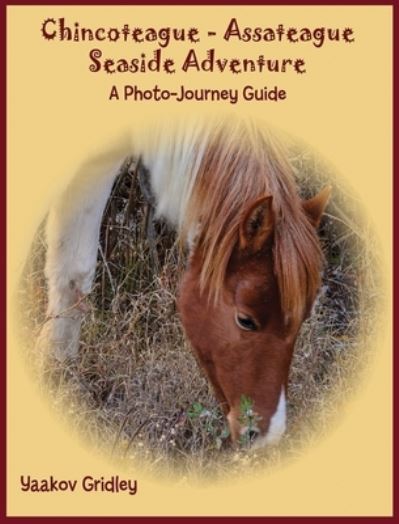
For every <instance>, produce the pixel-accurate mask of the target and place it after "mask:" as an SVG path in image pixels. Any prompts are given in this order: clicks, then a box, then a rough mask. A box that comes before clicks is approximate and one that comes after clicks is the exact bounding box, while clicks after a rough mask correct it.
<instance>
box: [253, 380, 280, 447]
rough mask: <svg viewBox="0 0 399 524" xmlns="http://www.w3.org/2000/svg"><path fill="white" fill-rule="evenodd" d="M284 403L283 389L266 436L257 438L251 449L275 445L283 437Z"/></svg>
mask: <svg viewBox="0 0 399 524" xmlns="http://www.w3.org/2000/svg"><path fill="white" fill-rule="evenodd" d="M286 420H287V414H286V401H285V392H284V387H282V389H281V394H280V398H279V401H278V405H277V409H276V411H275V412H274V415H273V416H272V418H271V419H270V424H269V429H268V430H267V433H266V435H263V436H262V437H258V438H257V439H256V440H255V442H254V444H253V446H252V447H253V449H257V448H262V447H263V446H267V445H270V444H277V443H278V441H279V440H280V439H281V437H282V436H283V435H284V433H285V430H286V427H287V425H286Z"/></svg>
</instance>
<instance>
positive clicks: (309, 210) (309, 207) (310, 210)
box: [302, 186, 332, 227]
mask: <svg viewBox="0 0 399 524" xmlns="http://www.w3.org/2000/svg"><path fill="white" fill-rule="evenodd" d="M331 189H332V188H331V186H326V187H325V188H324V189H322V190H321V191H320V193H318V194H317V195H316V196H314V197H313V198H310V199H309V200H303V201H302V206H303V209H304V210H305V213H306V214H307V216H308V217H309V219H310V221H311V222H312V224H313V225H314V226H315V227H317V226H318V225H319V224H320V220H321V217H322V216H323V213H324V209H325V208H326V205H327V204H328V201H329V199H330V195H331Z"/></svg>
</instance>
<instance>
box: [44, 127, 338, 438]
mask: <svg viewBox="0 0 399 524" xmlns="http://www.w3.org/2000/svg"><path fill="white" fill-rule="evenodd" d="M132 152H133V154H134V155H135V157H137V158H138V157H140V159H141V162H142V163H143V165H144V166H145V167H146V169H147V170H148V173H149V181H148V182H149V184H150V186H151V191H152V193H153V196H154V197H155V200H156V209H157V214H158V216H162V217H163V218H165V219H166V220H168V221H169V223H170V224H172V225H173V226H174V227H175V229H176V231H177V232H178V234H179V235H180V237H181V238H182V239H183V240H184V241H185V242H186V244H187V245H188V246H189V249H190V255H189V259H188V264H187V268H186V271H185V273H184V275H183V276H182V280H181V287H180V293H179V297H178V308H179V312H180V316H181V320H182V323H183V326H184V329H185V332H186V334H187V337H188V339H189V340H190V342H191V345H192V346H193V348H194V350H195V352H196V353H197V356H198V359H199V361H200V363H201V364H202V366H203V368H204V370H205V371H206V373H207V375H208V377H209V380H210V381H211V383H212V386H213V388H214V391H215V394H216V396H217V398H218V399H219V401H220V403H221V406H222V408H223V410H224V412H225V414H226V416H227V420H228V423H229V426H230V431H231V436H232V439H233V441H236V440H238V438H239V437H240V434H242V432H243V431H245V430H246V428H244V427H242V425H243V423H242V417H241V414H240V399H242V398H243V396H245V397H247V398H249V399H251V402H252V409H253V413H254V416H256V421H257V424H256V431H257V432H258V434H257V438H256V444H257V445H264V444H268V443H272V442H276V441H278V439H279V438H280V437H281V435H282V434H283V433H284V431H285V425H286V388H287V377H288V372H289V366H290V362H291V358H292V353H293V348H294V344H295V340H296V338H297V335H298V332H299V329H300V326H301V324H302V322H303V321H304V319H305V318H306V317H307V316H308V315H309V314H310V311H311V308H312V304H313V302H314V300H315V297H316V294H317V291H318V288H319V285H320V274H321V269H322V260H323V257H322V252H321V249H320V245H319V240H318V236H317V233H316V228H317V226H318V224H319V221H320V218H321V216H322V213H323V210H324V208H325V206H326V203H327V201H328V198H329V193H330V189H329V188H325V189H324V190H322V191H321V192H320V193H319V194H318V195H317V196H315V197H313V198H312V199H310V200H307V201H302V200H301V199H300V198H299V196H298V194H297V190H296V186H295V183H294V179H293V175H292V168H291V166H290V164H289V161H288V158H287V152H286V151H285V150H284V148H283V147H282V146H281V144H280V143H279V142H278V141H277V140H276V139H275V138H274V137H273V135H271V134H270V133H269V132H268V131H266V130H265V129H263V128H261V127H257V126H255V125H254V124H252V123H248V122H241V121H236V120H234V121H224V122H221V123H216V122H213V123H207V124H206V123H197V124H195V125H191V126H187V125H186V126H180V127H179V126H177V127H176V128H173V129H172V128H164V129H161V130H158V132H157V133H153V134H152V135H151V136H150V137H147V138H143V137H138V138H136V139H135V140H134V143H133V147H132V150H130V151H127V150H126V148H125V146H123V147H121V149H120V150H115V151H113V152H111V153H110V154H107V155H103V156H101V157H99V158H98V159H96V160H94V161H91V162H89V163H87V164H86V165H84V166H82V168H81V169H80V171H79V172H78V174H77V176H76V177H75V178H74V179H73V181H72V182H71V183H70V184H69V186H68V187H67V188H66V189H65V190H64V191H63V192H62V194H61V196H60V197H59V198H58V200H57V202H56V203H55V205H54V206H53V208H52V209H51V211H50V213H49V217H48V220H47V243H48V250H47V260H46V277H47V281H48V289H49V301H48V311H47V314H48V321H47V322H46V323H45V325H44V327H43V330H42V333H41V336H40V339H39V341H40V344H41V345H42V344H46V346H47V347H50V348H51V350H52V351H53V352H54V353H55V355H56V356H57V357H58V358H59V359H63V358H65V357H67V356H74V355H76V353H77V351H78V344H79V333H80V324H81V320H82V316H83V314H84V307H83V304H84V302H83V299H84V297H85V296H86V295H87V294H88V293H89V292H90V289H91V286H92V282H93V277H94V272H95V267H96V259H97V251H98V242H99V230H100V224H101V217H102V214H103V210H104V208H105V205H106V202H107V199H108V197H109V194H110V192H111V188H112V184H113V181H114V179H115V176H116V174H117V172H118V167H119V165H120V163H121V160H122V159H123V155H125V154H127V153H132Z"/></svg>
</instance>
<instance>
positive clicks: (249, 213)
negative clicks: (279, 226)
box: [239, 195, 274, 253]
mask: <svg viewBox="0 0 399 524" xmlns="http://www.w3.org/2000/svg"><path fill="white" fill-rule="evenodd" d="M272 200H273V197H272V196H271V195H267V196H263V197H260V198H257V199H256V200H255V201H252V202H251V203H250V204H249V205H248V207H247V209H246V210H245V212H244V214H243V218H242V220H241V223H240V237H239V242H240V249H246V250H249V251H252V252H253V253H255V252H257V251H259V250H260V249H262V247H263V246H264V244H265V242H266V240H267V239H268V238H269V237H270V235H271V233H272V231H273V226H274V216H273V210H272Z"/></svg>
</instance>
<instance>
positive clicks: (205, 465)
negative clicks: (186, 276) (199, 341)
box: [21, 148, 380, 478]
mask: <svg viewBox="0 0 399 524" xmlns="http://www.w3.org/2000/svg"><path fill="white" fill-rule="evenodd" d="M292 163H293V165H294V167H295V170H296V172H297V173H298V182H299V185H300V187H301V188H302V191H303V196H309V195H310V194H313V193H314V192H315V191H317V190H319V189H320V188H321V187H322V186H323V185H324V184H325V183H326V182H328V183H331V181H332V184H333V186H334V195H333V200H332V203H331V205H330V206H329V210H328V214H327V215H326V217H325V218H324V220H323V223H322V226H321V229H320V235H321V239H322V242H323V246H324V251H325V253H326V260H327V264H326V270H325V274H324V279H323V288H322V290H321V293H320V297H319V299H318V302H317V305H316V307H315V311H314V314H313V316H312V317H311V318H310V319H309V320H308V321H306V322H305V323H304V325H303V328H302V330H301V334H300V337H299V340H298V342H297V345H296V351H295V356H294V360H293V363H292V369H291V375H290V386H289V395H288V397H289V406H288V432H287V434H286V436H285V437H284V439H283V441H282V443H281V444H280V445H279V446H278V447H276V448H273V449H269V450H266V451H261V452H260V451H256V452H254V451H250V450H248V449H244V448H242V449H235V450H233V449H230V448H229V446H228V445H227V441H226V439H225V421H224V419H223V416H222V414H221V412H220V411H219V409H218V406H217V403H216V401H215V399H214V396H213V392H212V390H211V388H210V386H209V384H208V381H207V379H206V377H205V376H204V375H203V373H202V371H201V370H200V369H199V368H198V366H197V363H196V360H195V358H194V356H193V355H192V353H191V350H190V348H189V347H188V344H187V342H186V341H185V339H184V335H183V332H182V328H181V325H180V322H179V319H178V316H177V313H176V306H175V296H176V291H177V286H178V280H179V275H180V274H181V272H182V268H183V266H184V253H181V252H179V248H178V246H177V245H176V242H175V238H174V235H173V233H172V232H170V231H168V230H167V228H166V226H165V225H164V224H161V223H155V225H154V228H155V230H156V236H155V237H152V240H151V241H149V240H148V235H147V230H148V227H147V226H148V224H150V226H151V224H152V220H151V217H149V216H148V215H149V209H148V206H147V205H146V203H145V202H144V201H143V197H142V195H141V192H140V190H139V186H138V183H137V180H136V179H135V178H134V177H132V176H131V175H130V174H129V173H128V172H127V171H126V172H125V173H124V174H121V176H120V177H119V178H118V180H117V182H116V184H115V186H114V189H113V193H112V198H111V199H110V201H109V204H108V207H107V210H106V213H105V217H104V220H103V226H102V233H101V246H102V247H101V254H100V256H99V260H98V266H97V274H96V279H95V286H94V290H93V292H92V293H91V295H90V303H91V312H90V313H88V314H87V315H86V318H85V320H84V325H83V332H82V337H81V348H80V352H79V356H78V357H77V358H76V359H74V360H70V361H67V362H65V363H62V364H60V363H59V362H57V361H55V360H53V359H52V358H51V357H46V358H45V359H44V361H43V358H42V356H41V355H37V354H36V353H35V351H34V341H35V337H36V336H37V333H38V331H39V329H40V326H41V325H42V323H43V321H44V311H45V303H46V295H45V293H46V290H45V288H46V285H45V281H44V277H43V261H44V250H45V246H44V241H43V234H42V231H39V232H38V234H37V238H36V239H35V241H34V243H33V247H32V252H31V257H30V260H29V262H28V263H27V267H26V271H25V274H24V282H23V285H22V286H21V300H22V301H23V313H22V317H23V319H22V326H23V331H24V333H25V335H26V337H25V339H26V340H27V341H28V342H27V343H26V353H27V358H28V359H29V364H30V365H31V368H32V369H33V370H36V375H38V378H39V383H40V385H41V387H43V388H44V389H45V391H46V392H47V393H48V394H49V398H50V399H51V403H52V404H53V405H54V407H55V408H56V410H57V412H58V413H59V414H60V415H62V416H63V417H65V418H66V419H67V421H68V425H70V426H72V427H74V428H75V429H77V430H78V431H79V433H81V434H82V435H83V436H84V438H85V439H86V440H87V441H88V443H89V445H91V444H92V445H96V446H98V444H101V445H103V447H104V449H105V450H106V452H107V453H109V454H112V455H113V458H114V459H115V460H117V461H121V462H123V463H124V464H125V465H127V467H129V465H130V464H131V463H132V464H133V463H134V464H135V465H136V464H137V462H139V463H141V462H144V463H145V467H146V468H147V470H149V471H157V473H159V472H160V471H161V472H163V473H164V474H168V475H172V476H174V475H177V476H178V477H179V478H181V477H185V476H190V477H191V476H193V475H196V476H199V477H203V476H204V475H206V476H207V477H209V476H210V475H211V476H213V477H214V478H220V477H222V478H223V477H224V475H225V474H228V475H229V476H234V474H236V473H240V474H242V472H244V471H251V473H253V472H254V469H256V468H262V469H263V468H265V467H266V466H270V465H275V464H280V463H281V461H282V460H283V459H284V460H287V459H289V458H294V457H296V456H297V454H298V453H299V452H300V450H301V448H302V446H304V445H306V444H308V443H310V442H312V440H313V439H315V438H318V437H317V435H319V434H320V433H322V432H324V431H327V430H328V428H329V427H330V426H331V424H332V423H333V421H334V419H335V418H336V416H337V415H339V413H340V410H341V406H342V403H343V402H345V400H346V399H347V398H348V397H349V396H350V395H351V393H352V390H353V388H355V387H357V384H358V377H359V375H360V373H361V371H362V369H364V367H365V364H366V363H367V360H368V358H369V354H368V353H366V352H365V344H364V337H363V336H362V333H367V334H368V336H371V335H372V328H373V325H374V324H375V315H376V307H377V305H378V300H379V289H380V285H379V282H378V281H377V278H376V275H375V272H374V268H375V267H376V265H375V264H376V261H375V258H374V255H372V253H375V252H378V250H376V248H375V246H374V245H372V243H373V240H372V238H373V236H372V235H371V234H370V231H369V230H368V228H367V226H366V222H365V220H364V218H362V214H361V211H360V209H359V207H358V205H357V204H356V201H355V199H354V198H353V197H352V196H351V195H350V194H349V193H348V192H347V190H344V189H343V188H342V187H341V183H340V182H339V183H335V182H334V178H333V176H332V175H331V173H330V170H329V169H328V168H327V167H326V166H325V165H323V164H322V163H321V162H320V160H318V159H317V158H315V157H314V156H313V155H312V154H311V153H309V152H307V151H305V150H304V149H303V148H296V149H293V151H292ZM21 310H22V308H21Z"/></svg>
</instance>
